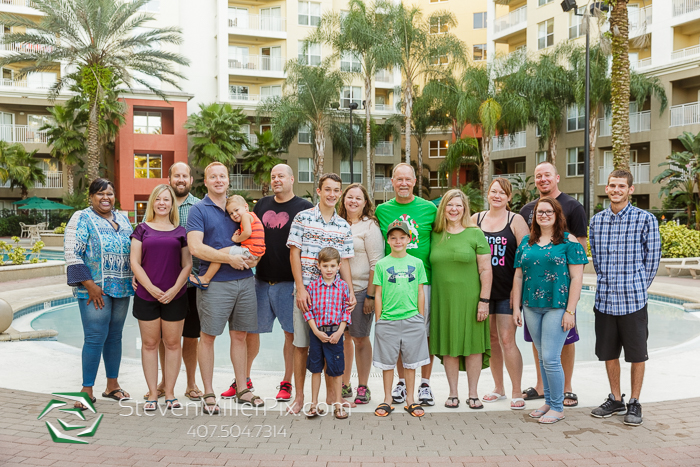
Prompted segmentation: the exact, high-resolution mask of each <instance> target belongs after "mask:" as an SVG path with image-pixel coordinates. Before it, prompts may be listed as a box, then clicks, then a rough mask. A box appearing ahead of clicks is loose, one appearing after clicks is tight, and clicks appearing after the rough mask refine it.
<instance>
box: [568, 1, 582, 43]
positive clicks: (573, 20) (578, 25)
mask: <svg viewBox="0 0 700 467" xmlns="http://www.w3.org/2000/svg"><path fill="white" fill-rule="evenodd" d="M585 8H586V7H581V8H579V9H578V14H579V15H582V14H583V12H584V11H585ZM574 13H576V12H575V11H573V10H572V11H570V12H569V25H570V26H569V39H576V38H577V37H579V36H582V35H584V34H585V33H586V32H585V31H584V30H583V16H578V15H576V14H574Z"/></svg>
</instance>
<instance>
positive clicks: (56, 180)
mask: <svg viewBox="0 0 700 467" xmlns="http://www.w3.org/2000/svg"><path fill="white" fill-rule="evenodd" d="M44 177H46V180H45V181H44V183H37V184H35V185H34V188H63V172H46V171H45V172H44Z"/></svg>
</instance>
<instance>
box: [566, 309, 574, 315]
mask: <svg viewBox="0 0 700 467" xmlns="http://www.w3.org/2000/svg"><path fill="white" fill-rule="evenodd" d="M566 312H567V313H569V314H570V315H571V316H576V310H574V311H569V310H566Z"/></svg>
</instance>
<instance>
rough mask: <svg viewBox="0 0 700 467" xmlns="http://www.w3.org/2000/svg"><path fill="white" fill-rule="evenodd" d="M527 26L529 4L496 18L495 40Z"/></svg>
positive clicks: (494, 26)
mask: <svg viewBox="0 0 700 467" xmlns="http://www.w3.org/2000/svg"><path fill="white" fill-rule="evenodd" d="M526 27H527V6H522V7H520V8H518V9H517V10H513V11H511V12H510V13H508V14H507V15H504V16H500V17H498V18H496V21H495V22H494V24H493V33H494V40H497V39H500V38H503V37H504V36H507V35H509V34H513V33H514V32H518V31H520V30H523V29H525V28H526Z"/></svg>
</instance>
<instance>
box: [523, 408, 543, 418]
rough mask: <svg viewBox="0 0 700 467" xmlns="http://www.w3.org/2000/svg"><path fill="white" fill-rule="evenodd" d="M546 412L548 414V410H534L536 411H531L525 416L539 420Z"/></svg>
mask: <svg viewBox="0 0 700 467" xmlns="http://www.w3.org/2000/svg"><path fill="white" fill-rule="evenodd" d="M547 412H548V410H540V409H536V410H533V411H532V412H530V413H529V414H527V416H528V417H530V418H541V417H542V415H544V414H546V413H547ZM533 414H534V415H533ZM537 414H539V415H537Z"/></svg>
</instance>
